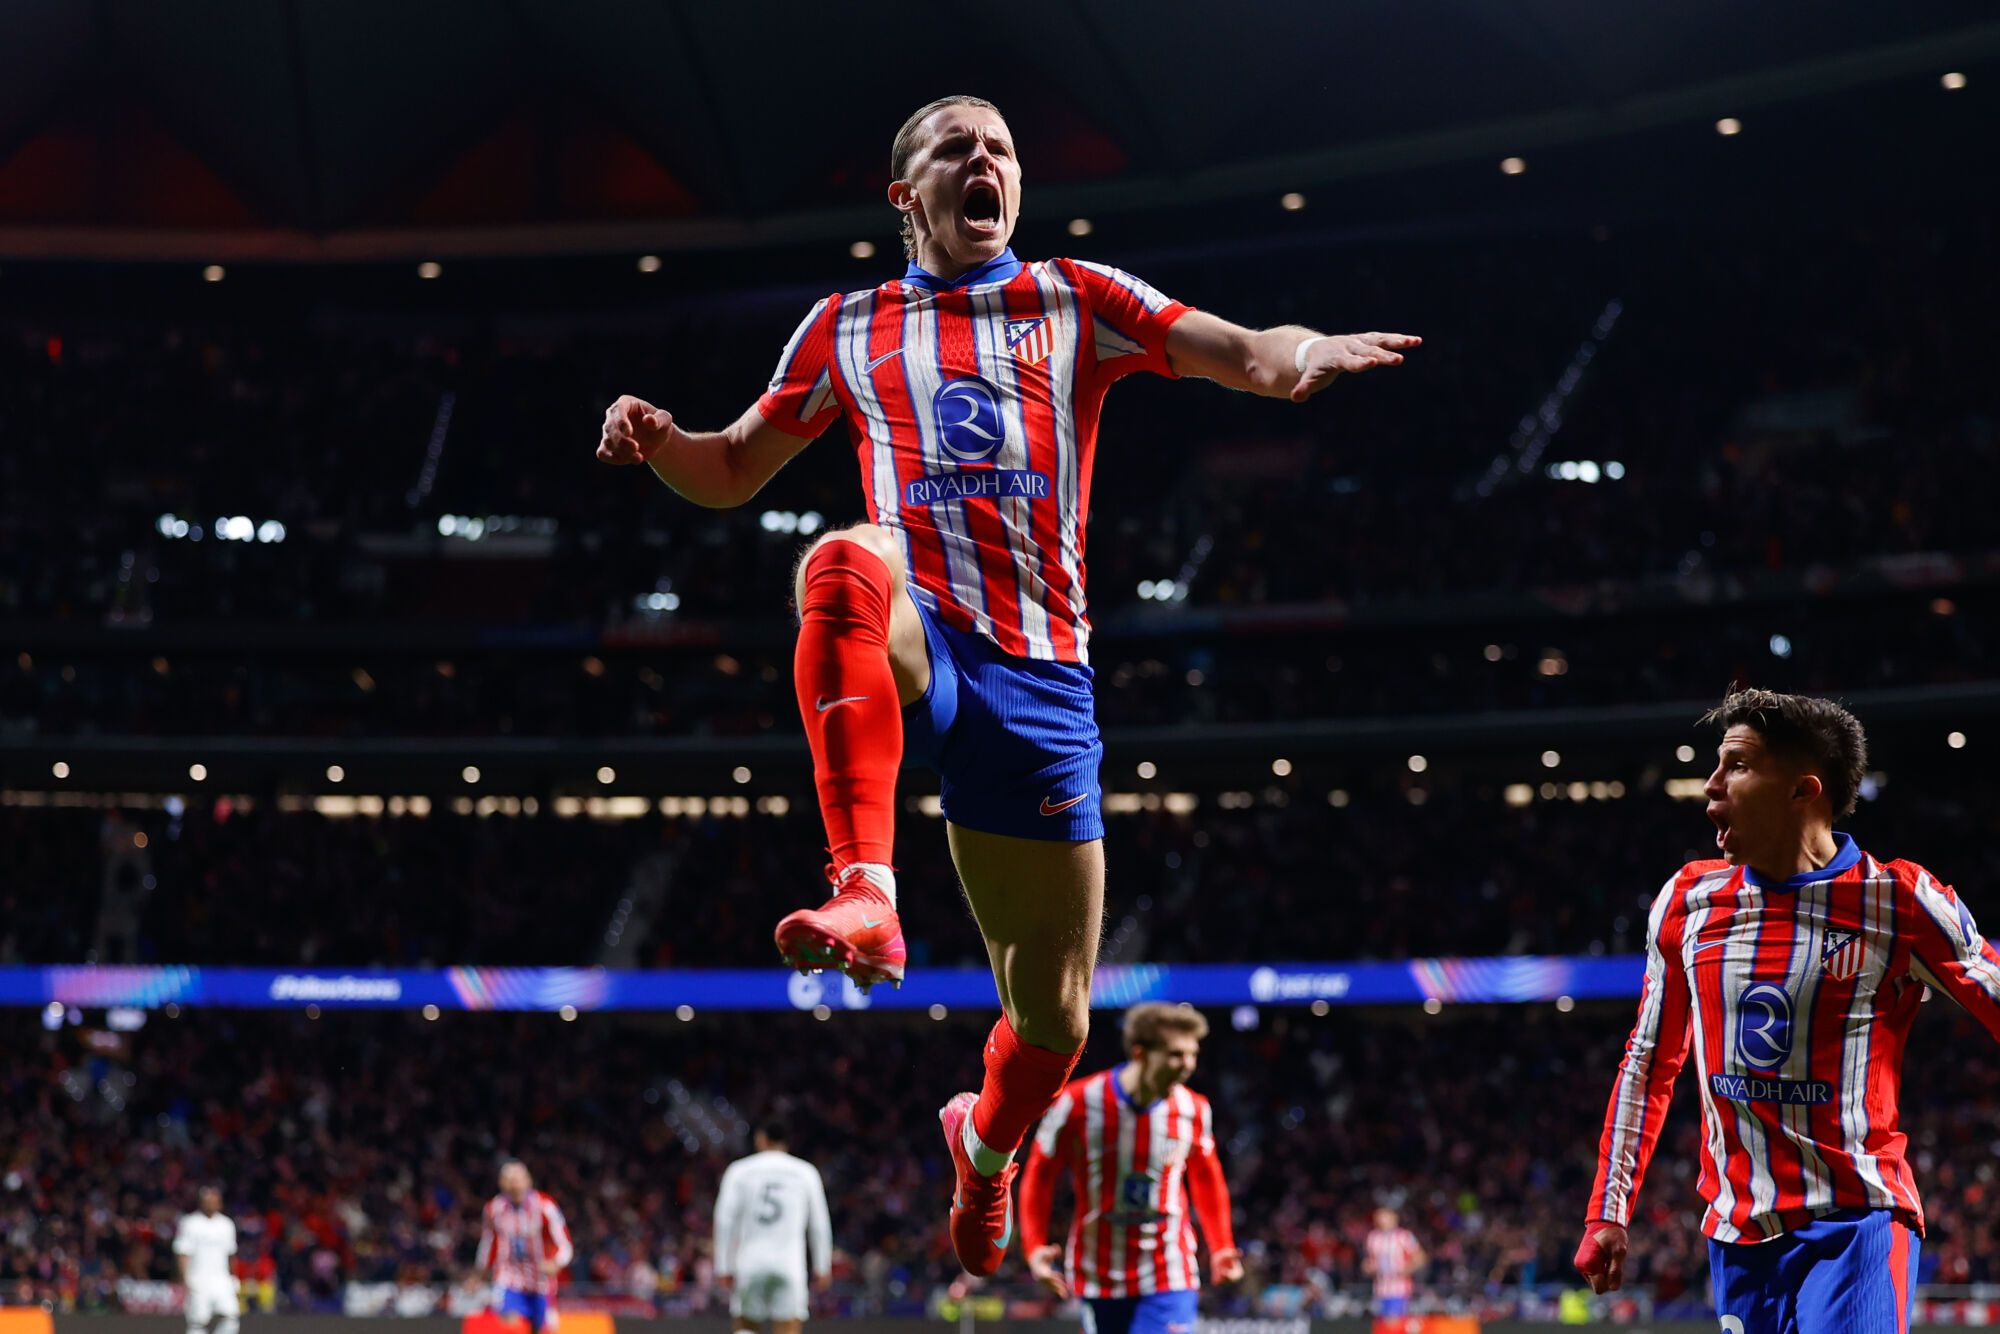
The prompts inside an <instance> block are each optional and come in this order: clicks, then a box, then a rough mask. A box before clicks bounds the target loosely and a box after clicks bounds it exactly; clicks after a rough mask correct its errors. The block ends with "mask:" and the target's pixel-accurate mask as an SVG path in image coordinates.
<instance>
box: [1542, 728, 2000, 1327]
mask: <svg viewBox="0 0 2000 1334" xmlns="http://www.w3.org/2000/svg"><path fill="white" fill-rule="evenodd" d="M1703 721H1704V722H1706V723H1710V724H1719V725H1720V726H1721V727H1723V728H1724V729H1725V730H1724V732H1723V736H1722V744H1721V747H1720V750H1719V754H1720V761H1719V762H1718V763H1717V765H1716V768H1715V772H1714V773H1712V774H1710V775H1709V779H1708V785H1707V794H1708V818H1709V819H1710V820H1711V821H1713V822H1714V824H1715V829H1716V840H1715V841H1716V846H1717V847H1718V848H1719V849H1720V850H1721V853H1722V856H1721V857H1720V858H1719V859H1717V860H1713V861H1698V862H1691V863H1689V864H1688V865H1687V866H1686V867H1684V868H1682V870H1681V871H1680V873H1679V874H1678V875H1676V876H1674V878H1673V879H1671V880H1669V881H1668V882H1667V884H1666V887H1665V888H1663V889H1662V890H1661V891H1660V895H1659V897H1658V898H1657V899H1655V900H1654V902H1653V910H1652V918H1651V923H1650V928H1649V932H1648V938H1647V947H1646V982H1645V989H1644V991H1643V992H1642V993H1641V996H1640V1000H1639V1019H1638V1022H1637V1024H1635V1025H1634V1026H1633V1029H1632V1036H1631V1040H1630V1041H1629V1042H1628V1043H1627V1044H1626V1047H1625V1058H1624V1060H1623V1061H1622V1062H1620V1064H1619V1069H1618V1081H1617V1083H1616V1084H1615V1085H1614V1086H1613V1088H1612V1094H1611V1106H1610V1109H1609V1111H1608V1112H1607V1113H1606V1115H1605V1125H1604V1138H1603V1140H1602V1142H1601V1144H1600V1146H1599V1148H1598V1170H1597V1183H1596V1185H1595V1187H1594V1188H1593V1189H1592V1191H1591V1196H1590V1208H1589V1213H1588V1218H1589V1222H1588V1223H1587V1224H1586V1225H1585V1228H1584V1236H1583V1242H1582V1244H1581V1245H1580V1246H1579V1247H1578V1248H1577V1253H1576V1266H1577V1269H1578V1270H1579V1271H1581V1272H1582V1274H1583V1275H1584V1277H1585V1278H1587V1279H1589V1280H1590V1285H1591V1287H1592V1288H1593V1289H1594V1290H1596V1291H1598V1292H1608V1291H1611V1290H1613V1289H1616V1288H1617V1287H1618V1286H1619V1285H1620V1284H1621V1283H1623V1282H1624V1276H1625V1255H1626V1252H1627V1249H1628V1246H1629V1239H1628V1237H1627V1234H1626V1225H1627V1223H1628V1222H1629V1221H1630V1219H1631V1217H1632V1204H1633V1200H1634V1198H1635V1197H1636V1196H1637V1195H1638V1193H1639V1183H1640V1181H1641V1179H1642V1178H1643V1177H1644V1175H1645V1172H1646V1163H1647V1161H1648V1160H1649V1159H1650V1158H1651V1156H1652V1153H1653V1147H1654V1145H1655V1143H1656V1142H1657V1141H1658V1139H1659V1135H1660V1126H1661V1123H1662V1122H1663V1121H1664V1120H1665V1119H1666V1113H1667V1104H1668V1102H1669V1100H1670V1099H1671V1098H1672V1096H1673V1088H1674V1076H1675V1075H1677V1074H1678V1073H1679V1072H1680V1068H1681V1065H1682V1063H1683V1062H1685V1061H1686V1059H1687V1055H1688V1050H1689V1048H1690V1046H1692V1048H1693V1050H1694V1057H1695V1071H1696V1073H1697V1074H1698V1076H1699V1077H1700V1080H1701V1117H1702V1130H1703V1139H1702V1162H1701V1178H1700V1181H1699V1183H1698V1187H1697V1188H1698V1189H1699V1190H1700V1192H1701V1194H1702V1197H1703V1198H1704V1199H1705V1200H1707V1202H1708V1209H1707V1212H1706V1214H1705V1215H1704V1217H1703V1219H1702V1231H1703V1232H1704V1233H1705V1234H1707V1236H1708V1238H1709V1267H1710V1272H1711V1275H1712V1277H1713V1280H1714V1285H1715V1306H1716V1310H1717V1311H1718V1313H1719V1314H1720V1315H1721V1316H1722V1319H1723V1328H1724V1329H1725V1330H1729V1329H1734V1330H1736V1331H1738V1332H1739V1334H1764V1332H1765V1331H1771V1332H1772V1334H1776V1332H1777V1331H1783V1330H1802V1331H1818V1330H1840V1331H1848V1332H1851V1334H1906V1331H1907V1330H1908V1328H1909V1320H1910V1300H1911V1294H1912V1290H1913V1283H1914V1278H1915V1275H1916V1271H1917V1251H1918V1247H1919V1244H1920V1241H1919V1239H1920V1238H1921V1237H1922V1235H1923V1230H1924V1213H1923V1205H1922V1203H1921V1202H1920V1201H1919V1200H1918V1198H1917V1185H1916V1180H1915V1178H1914V1177H1913V1176H1912V1175H1911V1172H1910V1165H1909V1162H1908V1161H1907V1159H1906V1157H1905V1154H1904V1136H1903V1134H1902V1132H1901V1131H1899V1130H1898V1129H1897V1103H1898V1099H1899V1095H1900V1085H1901V1072H1902V1063H1903V1044H1904V1041H1905V1039H1906V1038H1907V1037H1908V1036H1909V1032H1910V1024H1911V1022H1912V1021H1913V1020H1914V1019H1915V1018H1916V1013H1917V1005H1918V1003H1919V1002H1920V1001H1921V1000H1922V999H1923V997H1924V994H1925V988H1927V987H1928V988H1930V989H1932V990H1936V991H1940V992H1942V993H1944V994H1945V995H1947V996H1949V997H1951V998H1952V999H1953V1000H1955V1001H1957V1002H1958V1003H1959V1004H1960V1005H1962V1006H1964V1007H1965V1009H1966V1010H1967V1011H1969V1012H1970V1013H1971V1014H1972V1015H1973V1017H1974V1018H1976V1019H1978V1020H1979V1022H1980V1023H1981V1024H1983V1025H1985V1027H1986V1028H1987V1030H1988V1031H1989V1032H1991V1033H1993V1034H1994V1035H1995V1036H1996V1037H2000V954H1995V952H1994V950H1993V947H1992V946H1991V945H1989V944H1988V943H1987V942H1986V941H1985V940H1984V939H1982V938H1981V937H1980V934H1979V928H1978V927H1977V926H1975V925H1974V924H1973V920H1972V914H1971V913H1970V912H1969V911H1967V910H1966V907H1965V905H1964V903H1962V902H1960V901H1959V899H1958V896H1957V895H1955V894H1954V893H1953V892H1952V890H1951V888H1950V886H1948V885H1944V884H1941V883H1939V882H1938V881H1937V880H1935V879H1933V878H1932V877H1931V874H1930V873H1929V872H1928V871H1926V870H1924V868H1923V867H1921V866H1918V865H1917V864H1916V863H1914V862H1907V861H1892V862H1880V861H1877V860H1876V859H1875V858H1873V857H1871V856H1869V855H1868V854H1867V853H1865V852H1863V851H1861V849H1860V848H1858V847H1856V846H1855V843H1854V840H1853V839H1852V838H1850V837H1848V836H1847V835H1846V834H1841V833H1836V832H1834V828H1833V825H1834V822H1835V821H1836V820H1844V819H1846V817H1847V816H1849V815H1850V814H1852V813H1853V811H1854V803H1855V797H1856V794H1857V793H1858V792H1859V790H1860V786H1861V779H1862V775H1863V773H1864V772H1865V771H1866V768H1867V746H1866V741H1865V739H1864V737H1863V736H1862V732H1861V724H1860V723H1858V722H1857V721H1855V719H1854V716H1853V715H1852V714H1850V713H1848V712H1847V711H1846V710H1845V709H1842V708H1841V707H1839V706H1838V705H1836V704H1832V703H1829V702H1827V701H1825V700H1819V699H1811V698H1807V697H1804V696H1799V695H1780V694H1777V693H1774V692H1772V691H1768V690H1740V691H1736V692H1733V693H1731V694H1730V695H1729V696H1728V697H1727V698H1726V699H1724V700H1723V702H1722V705H1721V707H1719V708H1717V709H1715V710H1714V711H1713V712H1711V713H1710V714H1708V716H1707V717H1706V718H1705V719H1704V720H1703Z"/></svg>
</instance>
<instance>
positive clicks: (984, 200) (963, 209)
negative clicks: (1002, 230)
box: [959, 181, 1000, 230]
mask: <svg viewBox="0 0 2000 1334" xmlns="http://www.w3.org/2000/svg"><path fill="white" fill-rule="evenodd" d="M959 213H960V215H961V216H962V217H963V218H964V219H965V221H966V222H967V223H968V224H970V225H971V226H972V227H974V228H977V229H979V230H988V229H991V228H994V227H998V226H999V225H1000V191H999V190H997V189H995V188H994V187H993V186H991V185H988V184H986V183H985V182H984V181H980V182H976V183H975V184H973V185H970V186H968V187H967V188H966V191H965V201H964V202H963V203H962V204H961V205H960V206H959Z"/></svg>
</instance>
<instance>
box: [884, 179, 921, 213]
mask: <svg viewBox="0 0 2000 1334" xmlns="http://www.w3.org/2000/svg"><path fill="white" fill-rule="evenodd" d="M889 207H890V208H893V209H895V210H896V211H897V212H898V213H915V212H916V211H917V187H916V186H914V185H911V184H910V183H909V182H908V181H890V182H889Z"/></svg>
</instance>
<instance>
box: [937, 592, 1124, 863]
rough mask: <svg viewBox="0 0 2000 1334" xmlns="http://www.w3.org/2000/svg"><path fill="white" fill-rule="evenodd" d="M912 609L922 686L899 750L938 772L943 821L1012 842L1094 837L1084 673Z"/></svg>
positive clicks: (1094, 763) (1100, 813)
mask: <svg viewBox="0 0 2000 1334" xmlns="http://www.w3.org/2000/svg"><path fill="white" fill-rule="evenodd" d="M911 600H912V601H915V599H914V598H912V599H911ZM916 605H917V615H918V617H919V618H920V619H921V620H922V621H923V625H924V639H925V642H926V643H927V644H928V646H929V648H930V659H931V684H930V688H929V689H927V690H925V691H924V694H923V698H921V699H919V700H917V701H916V702H915V703H913V704H911V705H909V706H908V707H907V708H905V709H904V710H903V746H904V750H905V752H906V753H907V754H908V755H909V756H910V758H912V759H915V760H917V761H919V762H921V763H923V764H925V765H928V766H929V767H930V768H932V769H935V770H937V774H938V780H939V786H940V793H939V799H940V801H941V802H942V804H943V806H944V816H945V819H947V820H949V821H951V822H952V823H953V824H955V825H959V826H960V827H962V828H965V829H976V830H978V831H979V832H981V833H984V834H1006V835H1009V836H1011V837H1014V838H1036V839H1047V840H1049V841H1050V842H1057V843H1083V842H1088V841H1089V840H1091V839H1096V838H1103V837H1104V810H1103V804H1102V801H1101V800H1100V798H1101V795H1102V794H1101V792H1100V790H1099V788H1098V785H1097V770H1098V766H1099V765H1101V764H1102V763H1103V762H1104V742H1103V741H1102V740H1101V739H1100V738H1099V737H1098V734H1097V701H1096V697H1095V695H1094V693H1093V692H1092V689H1091V681H1092V680H1093V673H1092V672H1091V670H1090V668H1088V667H1085V666H1082V665H1081V664H1078V663H1073V662H1043V661H1041V660H1039V659H1035V658H1017V657H1015V656H1014V655H1013V654H1011V653H1003V652H1002V651H1001V650H1000V648H999V646H998V645H996V644H995V643H994V642H993V641H992V640H990V639H988V638H986V637H985V636H984V635H981V634H978V633H976V632H973V631H970V630H957V629H953V628H952V627H951V626H949V625H946V624H945V623H944V621H943V620H942V619H940V618H939V617H938V615H937V614H936V613H935V612H933V611H932V610H931V609H930V608H928V607H926V606H924V604H923V603H921V602H918V603H917V604H916Z"/></svg>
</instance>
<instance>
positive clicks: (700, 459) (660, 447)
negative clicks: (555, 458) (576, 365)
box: [597, 394, 812, 509]
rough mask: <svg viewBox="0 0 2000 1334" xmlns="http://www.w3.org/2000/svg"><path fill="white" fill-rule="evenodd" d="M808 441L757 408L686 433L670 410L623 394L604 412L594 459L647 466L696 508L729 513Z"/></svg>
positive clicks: (761, 486) (808, 442) (755, 492)
mask: <svg viewBox="0 0 2000 1334" xmlns="http://www.w3.org/2000/svg"><path fill="white" fill-rule="evenodd" d="M810 443H812V442H811V439H810V438H809V437H807V438H801V437H800V436H798V435H795V434H792V433H791V432H788V431H783V430H780V429H779V428H777V427H776V426H773V425H772V424H771V423H770V421H769V420H767V419H766V418H765V416H764V414H763V413H762V412H761V411H759V410H758V409H757V408H755V407H752V408H751V409H750V410H749V411H748V412H745V413H744V414H743V415H742V416H741V417H738V418H737V419H736V420H735V421H734V422H732V423H731V424H730V425H728V426H727V427H725V428H723V429H722V430H720V431H684V430H682V429H681V428H680V427H679V426H678V425H676V424H675V423H674V415H673V414H672V413H671V412H667V411H665V410H663V409H660V408H656V407H654V406H653V405H652V404H651V403H648V402H646V400H644V399H642V398H634V397H633V396H632V395H630V394H625V395H621V396H620V397H619V399H618V401H617V402H616V403H613V404H612V405H611V406H610V407H609V408H607V409H606V410H605V413H604V434H603V436H602V437H601V438H600V439H599V440H598V442H597V457H598V458H599V459H600V460H602V461H603V462H605V463H613V464H621V465H625V464H634V463H644V464H649V465H650V466H651V467H652V469H653V471H654V473H656V474H657V475H658V476H659V479H660V480H661V481H663V482H665V483H666V484H667V485H668V486H670V487H672V488H673V489H674V490H675V491H676V492H678V493H680V494H681V495H682V496H684V497H686V498H687V499H689V500H692V501H693V502H694V503H695V504H697V505H702V506H706V507H707V508H709V509H731V508H733V507H735V506H737V505H741V504H744V503H746V502H747V501H748V500H749V499H750V498H751V497H752V496H754V495H756V494H757V493H758V492H759V491H761V490H763V489H764V483H766V482H768V481H770V480H771V479H772V478H773V477H775V476H777V475H778V470H779V469H780V468H782V467H784V466H785V465H786V464H787V463H789V462H791V460H792V456H793V455H795V454H797V453H798V452H799V451H800V450H802V449H804V448H805V447H806V446H807V445H808V444H810Z"/></svg>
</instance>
